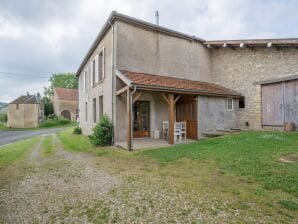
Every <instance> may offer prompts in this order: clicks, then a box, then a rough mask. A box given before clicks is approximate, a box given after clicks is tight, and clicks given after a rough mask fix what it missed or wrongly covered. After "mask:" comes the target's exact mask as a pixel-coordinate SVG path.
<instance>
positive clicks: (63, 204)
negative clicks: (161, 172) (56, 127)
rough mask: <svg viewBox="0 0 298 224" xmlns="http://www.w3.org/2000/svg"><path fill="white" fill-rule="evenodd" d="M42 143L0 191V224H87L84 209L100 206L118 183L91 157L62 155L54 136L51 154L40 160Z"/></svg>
mask: <svg viewBox="0 0 298 224" xmlns="http://www.w3.org/2000/svg"><path fill="white" fill-rule="evenodd" d="M43 139H44V137H43V138H41V141H40V142H39V143H37V145H36V146H35V148H34V149H33V150H32V151H31V153H30V154H29V155H28V158H27V159H26V160H25V161H24V162H22V163H21V164H19V165H18V168H17V170H15V174H14V175H13V176H15V177H13V179H12V180H11V183H10V184H7V185H6V186H4V187H2V189H0V223H88V215H90V214H89V213H88V211H89V210H88V206H93V207H94V206H100V204H99V205H98V203H99V201H100V199H101V197H102V196H103V195H104V194H106V193H107V192H108V191H109V190H111V189H112V188H113V187H115V186H118V185H119V184H120V181H119V179H118V178H116V177H114V176H111V175H109V174H107V173H105V172H103V171H101V170H99V169H98V168H97V167H96V163H95V162H94V160H93V158H92V157H91V156H89V155H87V154H73V153H70V152H68V151H65V150H64V149H63V147H62V144H61V143H60V141H59V140H58V138H57V137H56V135H55V134H53V141H54V143H55V144H54V145H55V147H56V148H55V153H54V155H51V156H44V155H43V154H42V152H41V150H42V141H43ZM57 146H58V147H57ZM8 169H9V168H8ZM10 172H11V171H10ZM83 205H88V206H86V207H85V206H83Z"/></svg>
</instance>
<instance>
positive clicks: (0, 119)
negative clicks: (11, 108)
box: [0, 114, 7, 123]
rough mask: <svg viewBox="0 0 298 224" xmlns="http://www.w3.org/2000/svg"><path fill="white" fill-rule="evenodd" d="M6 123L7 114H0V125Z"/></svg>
mask: <svg viewBox="0 0 298 224" xmlns="http://www.w3.org/2000/svg"><path fill="white" fill-rule="evenodd" d="M6 122H7V114H0V123H6Z"/></svg>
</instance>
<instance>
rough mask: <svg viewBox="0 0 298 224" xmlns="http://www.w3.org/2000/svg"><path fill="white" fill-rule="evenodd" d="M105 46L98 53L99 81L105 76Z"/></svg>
mask: <svg viewBox="0 0 298 224" xmlns="http://www.w3.org/2000/svg"><path fill="white" fill-rule="evenodd" d="M104 63H105V62H104V48H103V49H102V51H101V52H100V53H99V54H98V81H101V80H102V79H103V78H104V67H105V66H104Z"/></svg>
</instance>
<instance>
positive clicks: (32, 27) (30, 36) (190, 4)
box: [0, 0, 298, 102]
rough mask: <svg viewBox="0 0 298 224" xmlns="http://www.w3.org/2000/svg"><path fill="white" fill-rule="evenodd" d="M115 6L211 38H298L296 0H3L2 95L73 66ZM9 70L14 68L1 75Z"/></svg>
mask: <svg viewBox="0 0 298 224" xmlns="http://www.w3.org/2000/svg"><path fill="white" fill-rule="evenodd" d="M112 10H116V11H118V12H120V13H124V14H127V15H129V16H133V17H136V18H139V19H143V20H146V21H149V22H154V21H155V18H154V14H155V10H159V13H160V25H162V26H166V27H168V28H171V29H175V30H178V31H181V32H185V33H187V34H191V35H196V36H198V37H201V38H204V39H207V40H214V39H244V38H245V39H247V38H285V37H298V26H297V22H298V13H297V11H298V1H295V0H284V1H281V0H280V1H277V0H271V1H269V0H259V1H257V0H237V1H235V0H234V1H233V0H217V1H215V0H213V1H211V0H185V1H181V0H175V1H170V0H163V1H160V0H151V1H149V0H109V1H103V0H84V1H81V0H64V1H61V0H52V1H48V0H26V1H17V0H10V1H6V0H1V2H0V52H1V53H0V101H4V102H9V101H11V100H13V99H14V98H16V97H17V96H19V95H21V94H25V93H26V92H27V91H29V92H30V93H34V92H37V91H40V92H42V91H43V86H45V85H48V81H47V80H48V77H49V76H50V74H51V73H56V72H71V71H73V72H75V71H76V70H77V68H78V66H79V64H80V62H81V60H82V59H83V57H84V55H85V53H86V51H87V50H88V48H89V47H90V45H91V43H92V41H93V40H94V38H95V37H96V35H97V33H98V32H99V30H100V28H101V26H102V25H103V23H104V22H105V20H106V18H107V17H108V15H109V14H110V12H111V11H112ZM1 72H6V73H14V74H4V73H1Z"/></svg>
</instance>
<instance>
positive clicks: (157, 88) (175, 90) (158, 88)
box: [131, 83, 241, 98]
mask: <svg viewBox="0 0 298 224" xmlns="http://www.w3.org/2000/svg"><path fill="white" fill-rule="evenodd" d="M131 86H135V87H136V88H137V89H139V90H147V91H152V90H154V91H158V92H171V93H181V94H195V95H202V96H220V97H235V98H240V97H241V94H240V93H233V94H232V93H231V94H222V93H214V92H208V91H197V90H190V89H181V88H171V87H162V86H150V85H140V84H133V83H132V85H131Z"/></svg>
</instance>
